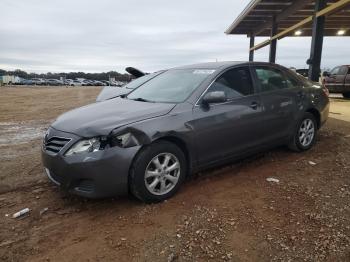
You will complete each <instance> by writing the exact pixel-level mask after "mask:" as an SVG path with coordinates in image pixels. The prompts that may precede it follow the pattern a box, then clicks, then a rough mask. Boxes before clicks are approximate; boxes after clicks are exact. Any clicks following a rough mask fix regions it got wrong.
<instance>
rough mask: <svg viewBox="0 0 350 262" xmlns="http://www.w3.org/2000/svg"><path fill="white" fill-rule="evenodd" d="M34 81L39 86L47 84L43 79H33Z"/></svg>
mask: <svg viewBox="0 0 350 262" xmlns="http://www.w3.org/2000/svg"><path fill="white" fill-rule="evenodd" d="M32 81H33V84H34V85H37V86H42V85H45V84H46V82H45V80H44V79H42V78H32Z"/></svg>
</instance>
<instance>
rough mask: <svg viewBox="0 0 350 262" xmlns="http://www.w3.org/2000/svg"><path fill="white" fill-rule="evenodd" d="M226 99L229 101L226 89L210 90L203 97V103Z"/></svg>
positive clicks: (224, 100)
mask: <svg viewBox="0 0 350 262" xmlns="http://www.w3.org/2000/svg"><path fill="white" fill-rule="evenodd" d="M226 101H227V97H226V94H225V92H224V91H213V92H208V93H206V94H205V95H204V97H203V98H202V103H203V104H204V105H209V104H215V103H223V102H226Z"/></svg>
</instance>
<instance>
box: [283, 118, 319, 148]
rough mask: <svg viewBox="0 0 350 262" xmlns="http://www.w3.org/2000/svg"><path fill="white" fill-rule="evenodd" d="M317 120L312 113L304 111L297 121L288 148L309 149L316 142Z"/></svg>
mask: <svg viewBox="0 0 350 262" xmlns="http://www.w3.org/2000/svg"><path fill="white" fill-rule="evenodd" d="M316 134H317V122H316V119H315V117H314V115H313V114H311V113H308V112H306V113H305V114H304V116H303V118H302V119H301V120H300V121H299V123H298V125H297V128H296V130H295V131H294V135H293V138H292V141H291V142H290V144H289V148H290V149H291V150H293V151H297V152H301V151H306V150H309V149H310V148H311V147H312V146H313V145H314V144H315V142H316Z"/></svg>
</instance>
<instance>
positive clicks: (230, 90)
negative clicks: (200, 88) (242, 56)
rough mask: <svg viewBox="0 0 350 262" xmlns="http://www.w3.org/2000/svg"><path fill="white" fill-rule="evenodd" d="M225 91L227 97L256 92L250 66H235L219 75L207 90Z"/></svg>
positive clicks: (231, 97) (232, 97)
mask: <svg viewBox="0 0 350 262" xmlns="http://www.w3.org/2000/svg"><path fill="white" fill-rule="evenodd" d="M213 91H223V92H224V93H225V95H226V97H227V99H234V98H237V97H242V96H247V95H251V94H254V88H253V84H252V79H251V76H250V72H249V68H248V67H242V68H234V69H230V70H228V71H226V72H225V73H223V74H222V75H221V76H219V77H218V78H217V79H216V80H215V82H214V83H213V84H212V85H211V86H210V87H209V89H208V91H207V92H213Z"/></svg>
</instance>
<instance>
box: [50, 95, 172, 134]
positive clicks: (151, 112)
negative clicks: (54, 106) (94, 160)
mask: <svg viewBox="0 0 350 262" xmlns="http://www.w3.org/2000/svg"><path fill="white" fill-rule="evenodd" d="M174 106H175V105H174V104H166V103H148V102H140V101H133V100H129V99H123V98H119V97H118V98H114V99H110V100H106V101H103V102H99V103H94V104H90V105H87V106H83V107H80V108H77V109H74V110H72V111H69V112H67V113H64V114H63V115H61V116H59V117H58V118H57V120H56V121H55V122H54V123H53V124H52V127H53V128H55V129H57V130H60V131H64V132H69V133H74V134H76V135H79V136H82V137H93V136H99V135H108V134H109V133H110V132H111V131H112V130H113V129H115V128H117V127H121V126H124V125H127V124H130V123H133V122H137V121H141V120H146V119H149V118H154V117H158V116H162V115H165V114H167V113H169V112H170V111H171V110H172V109H173V108H174Z"/></svg>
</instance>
